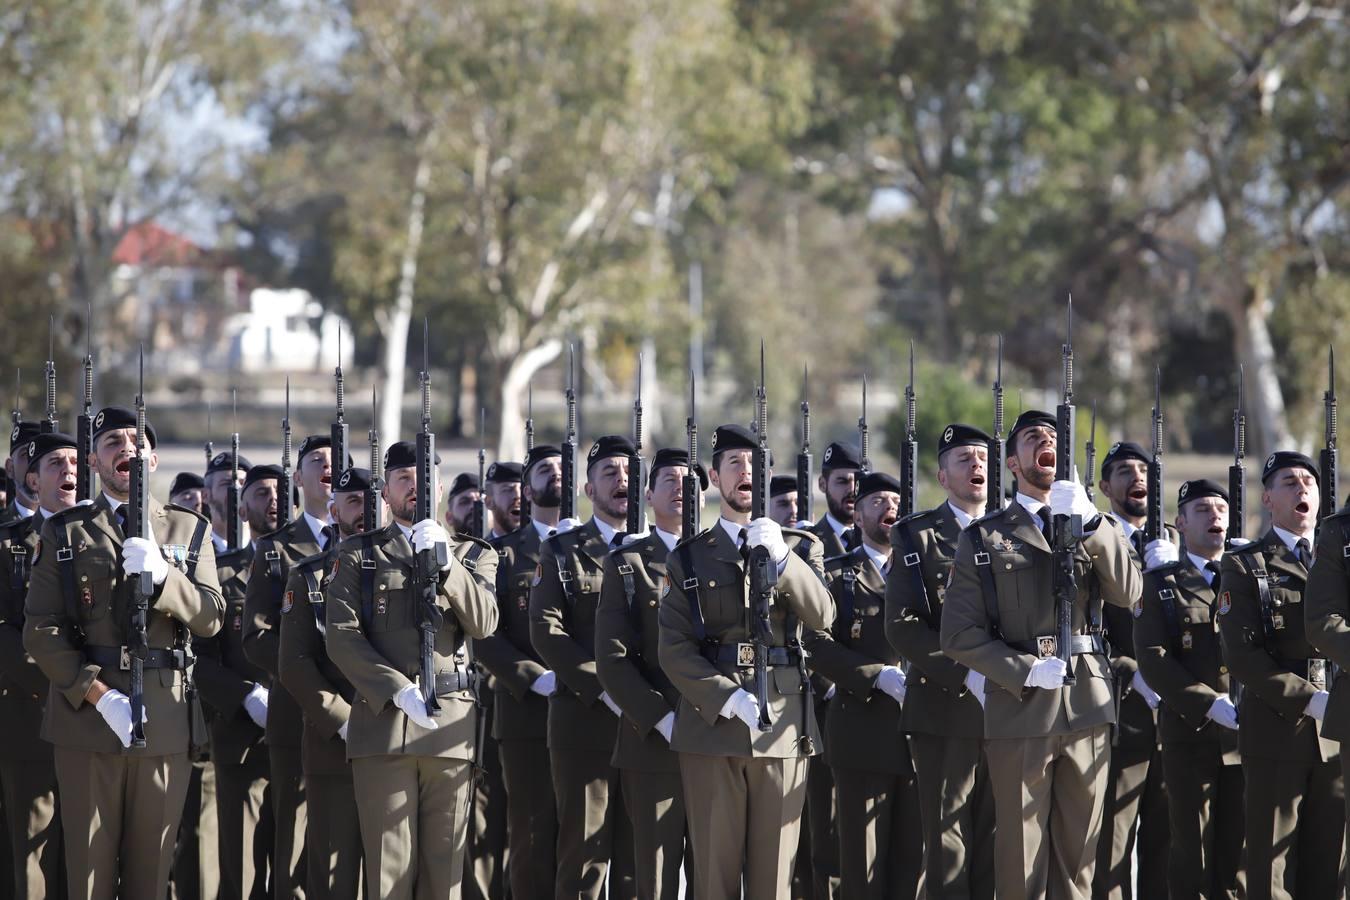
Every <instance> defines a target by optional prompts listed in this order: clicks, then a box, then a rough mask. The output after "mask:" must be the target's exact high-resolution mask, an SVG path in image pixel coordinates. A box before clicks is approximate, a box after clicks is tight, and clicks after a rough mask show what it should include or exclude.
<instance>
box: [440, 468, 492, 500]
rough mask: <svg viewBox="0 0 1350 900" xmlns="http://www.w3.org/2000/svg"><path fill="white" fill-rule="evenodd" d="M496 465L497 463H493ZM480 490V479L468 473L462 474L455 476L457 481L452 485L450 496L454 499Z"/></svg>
mask: <svg viewBox="0 0 1350 900" xmlns="http://www.w3.org/2000/svg"><path fill="white" fill-rule="evenodd" d="M493 465H496V463H493ZM476 490H478V478H477V477H476V476H474V475H470V474H469V473H468V472H460V473H459V474H458V475H456V476H455V480H454V481H452V482H451V483H450V496H451V497H454V496H456V495H458V494H462V493H464V492H465V491H476Z"/></svg>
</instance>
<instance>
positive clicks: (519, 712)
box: [473, 521, 548, 741]
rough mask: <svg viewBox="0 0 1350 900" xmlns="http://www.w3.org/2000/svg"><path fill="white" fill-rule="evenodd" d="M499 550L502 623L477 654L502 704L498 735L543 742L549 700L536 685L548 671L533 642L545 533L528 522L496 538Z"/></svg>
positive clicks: (496, 719) (495, 727)
mask: <svg viewBox="0 0 1350 900" xmlns="http://www.w3.org/2000/svg"><path fill="white" fill-rule="evenodd" d="M491 543H492V546H493V548H494V549H495V550H496V551H497V555H498V560H497V610H498V619H499V621H500V623H501V624H500V625H498V626H497V631H496V633H495V634H493V635H491V636H490V637H486V638H484V639H483V640H481V641H476V642H474V645H473V649H474V656H475V658H476V659H477V661H478V662H479V663H480V664H481V665H482V666H483V668H485V669H487V670H488V671H489V672H491V673H492V676H493V681H494V682H495V685H494V697H493V699H494V700H495V702H496V706H495V707H494V709H493V711H492V712H493V715H492V736H493V737H495V738H496V739H497V740H499V741H513V740H540V741H542V740H543V739H544V738H545V737H546V736H547V734H548V699H547V698H545V697H542V696H540V695H539V694H536V693H534V692H533V691H531V690H530V685H532V684H534V682H535V680H536V679H538V678H539V676H540V675H543V674H544V672H546V671H548V666H546V665H545V664H544V663H543V661H542V660H541V659H540V658H539V653H538V651H536V650H535V649H534V644H533V643H531V641H530V585H532V584H533V583H534V575H535V572H537V571H538V570H539V550H540V545H541V543H542V541H541V540H540V537H539V531H538V529H536V528H535V527H534V525H533V524H532V523H530V522H529V521H526V522H525V523H524V524H523V525H522V526H521V527H520V528H517V529H516V530H515V531H513V532H511V533H510V534H505V535H502V536H501V537H499V538H497V539H496V540H494V541H492V542H491Z"/></svg>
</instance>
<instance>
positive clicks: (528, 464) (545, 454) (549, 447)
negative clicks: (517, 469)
mask: <svg viewBox="0 0 1350 900" xmlns="http://www.w3.org/2000/svg"><path fill="white" fill-rule="evenodd" d="M555 456H562V450H560V449H558V447H557V446H555V445H554V444H535V445H534V446H533V447H531V448H530V449H529V451H528V452H527V453H526V454H525V465H524V467H523V468H522V470H521V473H520V477H521V479H522V480H523V479H525V478H528V477H529V474H530V469H533V468H534V464H535V463H537V462H540V461H541V460H545V459H552V458H553V457H555Z"/></svg>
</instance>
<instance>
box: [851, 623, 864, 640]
mask: <svg viewBox="0 0 1350 900" xmlns="http://www.w3.org/2000/svg"><path fill="white" fill-rule="evenodd" d="M848 636H849V637H850V638H852V639H853V640H855V641H856V640H858V639H859V638H861V637H862V619H854V620H853V626H852V627H851V628H849V630H848Z"/></svg>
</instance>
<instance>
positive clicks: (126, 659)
mask: <svg viewBox="0 0 1350 900" xmlns="http://www.w3.org/2000/svg"><path fill="white" fill-rule="evenodd" d="M118 653H119V655H118V658H117V668H119V669H121V670H122V671H123V672H130V671H131V651H130V650H128V649H127V645H126V644H123V645H122V646H121V648H119V651H118Z"/></svg>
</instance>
